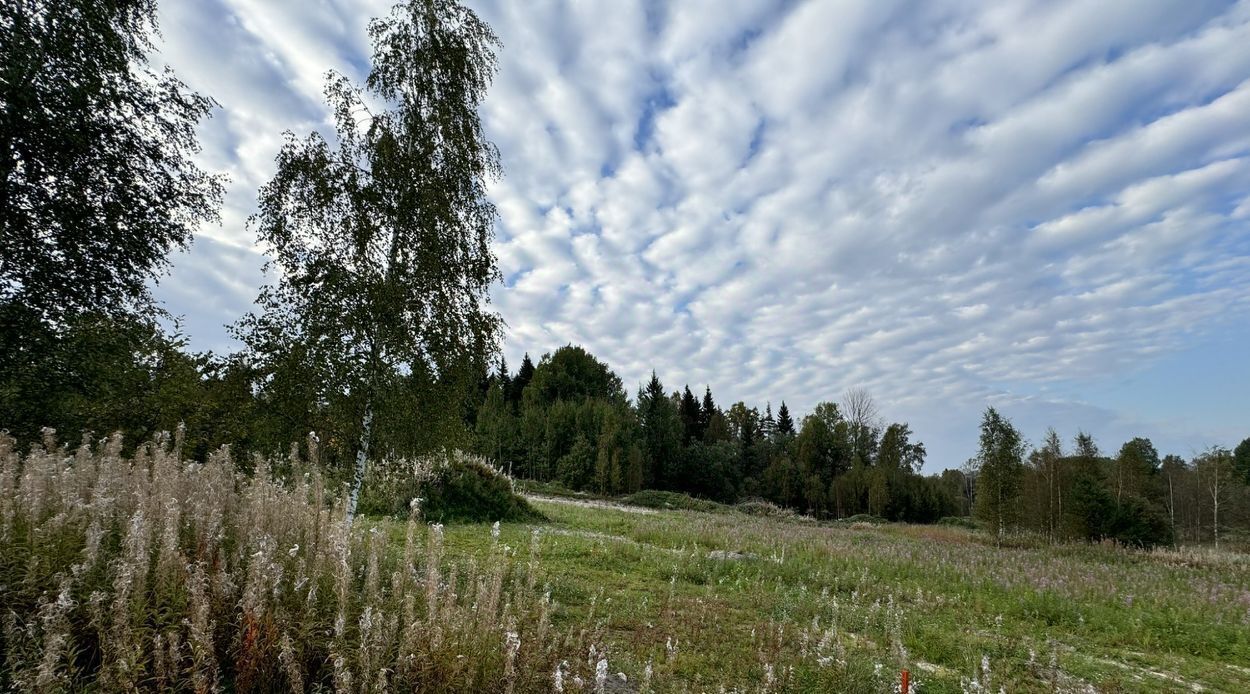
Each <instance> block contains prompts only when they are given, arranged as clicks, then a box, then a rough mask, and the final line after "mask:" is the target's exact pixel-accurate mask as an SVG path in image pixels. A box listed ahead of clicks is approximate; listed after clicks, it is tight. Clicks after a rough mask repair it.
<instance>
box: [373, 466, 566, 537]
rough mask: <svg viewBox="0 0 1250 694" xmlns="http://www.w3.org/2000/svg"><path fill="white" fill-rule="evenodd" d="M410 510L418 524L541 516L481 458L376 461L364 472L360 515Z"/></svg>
mask: <svg viewBox="0 0 1250 694" xmlns="http://www.w3.org/2000/svg"><path fill="white" fill-rule="evenodd" d="M417 500H419V501H417ZM414 506H419V508H420V510H421V516H422V517H423V518H424V519H426V520H428V521H433V522H437V523H451V522H461V523H477V522H491V521H505V522H519V521H527V520H537V519H540V518H541V517H542V516H541V515H540V514H539V513H538V512H537V511H535V510H534V509H533V508H532V507H530V505H529V503H527V502H526V501H525V499H524V498H522V497H521V496H519V495H518V494H517V493H516V489H515V488H514V487H513V484H512V479H511V478H510V477H508V476H507V475H506V474H505V473H503V472H502V471H500V470H498V469H497V468H495V467H494V466H492V465H491V464H490V463H488V462H486V461H485V460H484V459H482V458H479V457H477V456H474V455H469V454H466V453H462V452H460V451H451V452H447V453H436V454H431V455H427V456H424V457H421V458H418V459H415V460H406V459H402V460H388V461H379V462H378V463H377V464H375V465H372V466H371V467H370V468H369V472H368V473H367V474H366V477H365V484H364V487H363V488H362V489H361V493H360V512H361V513H362V514H365V515H375V516H376V515H385V516H399V517H402V516H405V515H407V514H408V512H409V509H410V508H412V507H414Z"/></svg>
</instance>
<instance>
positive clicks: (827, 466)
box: [466, 346, 1250, 546]
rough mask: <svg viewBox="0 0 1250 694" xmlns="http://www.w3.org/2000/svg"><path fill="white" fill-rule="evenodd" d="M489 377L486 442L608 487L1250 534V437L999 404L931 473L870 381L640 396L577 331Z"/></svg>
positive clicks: (879, 511) (925, 515) (799, 504)
mask: <svg viewBox="0 0 1250 694" xmlns="http://www.w3.org/2000/svg"><path fill="white" fill-rule="evenodd" d="M478 389H479V393H480V396H481V397H480V403H479V404H478V406H477V407H476V408H474V409H472V410H470V411H469V412H468V414H467V417H466V424H468V425H470V426H471V427H472V429H473V432H474V445H475V446H476V449H477V451H478V452H479V453H481V454H482V455H485V456H488V457H490V458H493V459H497V460H499V461H500V462H501V464H503V465H504V466H505V467H507V468H510V469H511V470H512V472H513V473H514V474H515V475H517V476H520V477H524V478H529V479H535V480H540V481H544V482H555V483H558V484H561V485H563V486H565V487H568V488H570V489H574V490H580V491H588V492H592V493H595V494H605V495H615V494H629V493H632V492H635V491H637V490H639V489H642V488H653V489H663V490H669V491H677V492H684V493H686V494H691V495H694V496H699V497H704V498H708V499H713V500H717V501H724V502H734V501H739V500H742V499H747V498H763V499H766V500H768V501H772V502H773V503H776V504H780V505H783V506H787V507H790V508H793V509H796V510H798V511H801V512H804V513H808V514H811V515H813V516H816V517H817V518H846V517H850V516H854V515H857V514H869V515H873V516H878V517H881V518H884V519H887V520H899V521H909V522H918V523H927V522H934V521H938V520H940V519H942V518H944V517H947V516H966V515H972V514H975V515H976V516H977V518H978V519H980V520H981V522H982V524H983V525H984V526H985V527H986V528H987V530H989V531H991V532H992V533H994V534H995V535H998V536H1000V537H1002V536H1005V535H1007V534H1010V533H1015V532H1019V531H1022V530H1024V531H1034V532H1037V533H1041V534H1044V535H1046V536H1047V537H1049V538H1051V539H1054V540H1056V541H1058V540H1073V539H1079V540H1090V541H1101V540H1114V541H1117V542H1120V543H1124V544H1130V545H1138V546H1148V545H1155V544H1166V543H1170V542H1173V541H1177V542H1203V541H1207V542H1214V541H1217V540H1218V539H1219V537H1220V536H1221V534H1224V535H1226V536H1229V535H1236V534H1238V533H1241V534H1242V538H1243V540H1244V533H1245V532H1246V530H1247V529H1248V526H1250V492H1248V490H1247V486H1246V485H1247V484H1250V439H1247V440H1246V441H1244V442H1242V443H1241V445H1239V446H1238V447H1237V449H1236V450H1235V451H1228V450H1225V449H1220V448H1212V449H1209V450H1207V451H1205V452H1203V453H1202V454H1200V455H1198V456H1197V457H1195V458H1194V459H1192V460H1188V461H1187V460H1183V459H1181V458H1180V457H1178V456H1175V455H1169V456H1164V457H1161V456H1160V454H1159V453H1158V452H1157V451H1156V450H1155V448H1154V445H1153V444H1152V443H1151V442H1150V441H1149V439H1144V438H1136V439H1133V440H1132V441H1129V442H1127V443H1125V444H1124V445H1123V446H1122V447H1121V448H1120V449H1119V450H1118V451H1117V452H1115V454H1114V455H1103V453H1102V452H1101V451H1100V450H1099V448H1098V445H1097V444H1096V443H1095V442H1094V440H1093V438H1092V437H1090V436H1089V435H1088V434H1085V433H1083V432H1081V433H1078V434H1077V435H1076V436H1075V438H1074V439H1073V441H1072V443H1071V444H1070V445H1068V444H1065V443H1064V442H1063V441H1062V440H1061V439H1060V437H1059V435H1058V434H1057V433H1056V432H1054V431H1053V430H1050V431H1048V432H1047V433H1046V435H1045V437H1044V438H1043V440H1042V441H1041V442H1040V443H1039V445H1038V446H1037V447H1033V446H1031V445H1030V444H1029V442H1028V441H1027V440H1026V439H1025V437H1024V435H1023V433H1021V432H1020V431H1019V430H1018V429H1016V428H1015V426H1014V425H1013V424H1012V423H1011V421H1010V420H1009V419H1007V418H1006V417H1005V416H1004V415H1002V414H1000V413H999V412H998V411H997V410H995V409H993V408H989V409H987V410H986V412H985V413H984V416H983V418H982V423H981V431H980V443H979V450H978V452H977V454H976V455H975V456H974V457H973V458H972V459H971V460H969V461H968V463H967V464H965V465H964V466H962V468H960V469H948V470H944V471H942V472H940V473H936V474H929V475H923V474H921V468H922V466H923V465H924V462H925V456H926V451H925V448H924V444H923V443H921V442H920V441H919V440H917V438H916V436H915V434H914V433H913V432H912V430H911V427H910V426H909V425H908V424H907V423H905V422H893V423H887V422H885V421H883V420H881V418H880V415H879V409H878V406H877V404H876V401H875V400H874V399H873V397H872V395H871V394H870V393H869V392H868V391H867V390H865V389H862V388H853V389H851V390H848V391H847V392H846V393H844V394H843V396H842V397H841V398H840V399H839V401H838V402H822V403H819V404H817V405H816V406H815V407H814V408H813V409H812V411H811V412H810V413H808V414H806V415H805V416H803V417H802V418H800V419H798V420H797V422H796V420H795V418H794V415H793V414H792V413H791V412H790V409H789V407H788V406H787V404H786V403H785V402H784V401H782V402H781V403H780V406H779V407H778V409H777V411H776V413H775V414H774V412H773V409H772V405H771V404H765V406H764V409H763V411H762V412H761V411H760V409H759V408H758V407H756V406H750V405H747V404H746V403H743V402H736V403H733V404H731V405H729V406H728V407H724V408H722V407H721V406H719V405H718V404H717V402H716V399H715V397H714V395H713V393H712V390H711V388H710V387H707V386H705V387H704V389H703V392H702V393H701V394H696V393H697V391H692V390H691V389H690V387H689V386H683V387H681V388H673V389H671V390H670V389H668V388H666V387H665V386H664V384H663V383H662V382H661V380H660V378H659V377H658V376H657V375H656V374H655V373H652V375H651V378H650V380H649V381H647V383H646V384H644V385H643V386H642V387H641V388H640V389H639V390H638V392H637V393H636V394H634V396H633V397H632V399H631V398H630V397H628V396H627V394H626V392H625V390H624V389H623V387H622V385H621V380H620V379H619V378H618V377H617V376H616V375H615V374H614V373H613V372H612V370H611V369H610V368H609V367H608V365H607V364H605V363H603V362H602V361H600V360H598V359H597V358H595V357H594V356H593V355H592V354H590V353H589V352H587V351H586V350H584V349H583V348H581V347H577V346H566V347H561V348H560V349H557V350H556V351H555V352H553V353H551V354H547V355H544V356H543V357H542V359H541V360H539V362H538V364H537V365H535V364H534V363H533V362H532V361H531V359H530V357H529V355H526V356H525V359H524V360H523V361H522V363H521V366H520V368H519V369H517V371H516V372H515V373H513V372H511V371H510V370H509V369H508V366H507V364H506V363H505V362H502V361H501V362H500V364H499V365H498V367H497V368H495V369H493V370H492V371H491V372H489V373H485V374H483V376H482V378H481V382H480V385H479V387H478Z"/></svg>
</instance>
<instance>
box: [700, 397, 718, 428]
mask: <svg viewBox="0 0 1250 694" xmlns="http://www.w3.org/2000/svg"><path fill="white" fill-rule="evenodd" d="M717 414H719V411H718V410H717V409H716V403H715V402H714V401H713V400H712V387H711V386H704V390H703V405H702V407H700V408H699V440H701V441H705V440H707V430H708V427H709V426H711V424H712V418H713V417H715V416H716V415H717Z"/></svg>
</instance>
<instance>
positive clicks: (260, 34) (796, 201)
mask: <svg viewBox="0 0 1250 694" xmlns="http://www.w3.org/2000/svg"><path fill="white" fill-rule="evenodd" d="M472 5H473V6H474V7H475V8H477V9H478V10H479V11H480V12H481V13H482V14H483V16H484V18H486V19H487V21H489V22H490V23H491V24H492V25H493V26H494V28H495V29H496V31H497V32H498V33H499V35H500V37H501V38H502V40H503V43H504V48H503V51H502V53H501V55H500V59H501V63H500V64H501V70H500V74H499V76H498V79H497V81H496V83H495V86H494V88H493V89H492V91H491V93H490V97H489V99H488V101H487V103H486V104H485V106H484V108H483V111H482V115H483V122H484V124H485V126H486V128H487V130H488V131H489V134H490V136H491V137H492V139H494V140H495V142H496V143H497V144H498V145H499V148H500V152H501V154H502V157H503V164H504V168H505V171H506V178H505V179H504V180H502V181H500V182H499V183H497V184H496V185H494V186H493V187H492V193H491V194H492V197H493V198H494V200H495V202H496V203H497V205H498V208H499V211H500V214H501V220H500V227H499V230H500V233H499V239H498V243H497V245H496V250H497V253H498V255H499V259H500V265H501V267H502V269H503V271H504V274H505V277H506V281H505V284H504V285H503V286H500V287H498V288H497V289H496V291H495V292H494V294H493V298H494V301H495V305H496V307H497V308H498V309H499V310H500V311H501V313H502V314H503V316H504V318H505V320H506V321H507V322H508V325H509V326H510V328H509V330H510V335H509V342H508V344H507V356H508V359H509V362H510V363H513V364H516V363H518V360H519V358H520V353H521V351H523V350H527V351H529V352H531V354H533V355H534V356H538V355H539V354H541V353H542V352H544V351H547V350H550V349H554V348H555V347H558V346H559V345H562V344H565V343H568V342H574V343H582V344H584V345H586V346H587V347H588V348H589V349H590V350H591V351H593V352H595V353H596V354H598V355H599V356H600V357H602V358H604V359H606V360H607V361H608V362H609V363H611V364H612V365H613V366H615V367H616V368H617V370H618V372H619V373H620V374H621V376H622V377H623V378H624V379H625V382H626V383H627V384H634V383H637V382H639V381H641V380H643V379H645V377H647V376H648V375H649V372H650V370H651V369H652V368H654V369H656V371H657V372H658V373H659V374H660V376H661V378H662V379H664V380H665V382H666V384H667V385H668V386H669V387H670V388H672V387H678V386H680V385H681V384H682V383H685V382H689V383H690V384H691V385H692V387H695V386H701V384H703V383H710V384H711V385H712V387H713V392H714V394H715V395H716V396H717V399H718V401H720V402H722V403H723V404H728V402H731V401H733V400H737V399H740V398H741V399H746V400H748V401H752V402H758V403H761V404H762V403H763V402H764V401H765V400H772V401H773V403H774V405H776V404H777V401H779V400H781V399H783V398H784V399H786V400H787V401H788V402H789V404H790V405H791V407H792V409H794V410H796V411H800V412H801V411H804V410H806V409H808V408H810V407H811V406H812V405H814V404H815V403H816V402H817V401H819V400H823V399H836V398H837V397H838V395H839V394H840V393H841V392H842V391H843V390H844V389H845V388H846V387H847V386H851V385H865V386H868V387H869V388H871V389H872V390H873V391H874V392H875V393H876V394H877V396H878V398H879V400H881V401H882V403H883V405H885V409H886V411H887V413H888V414H891V415H892V416H897V417H908V418H911V419H912V420H913V424H914V428H915V429H916V430H917V431H918V432H919V435H920V437H921V438H926V439H927V440H928V441H929V443H930V446H929V447H930V450H931V452H932V453H933V457H934V458H935V460H934V463H935V464H937V465H945V464H958V463H959V462H961V461H962V459H963V458H965V457H967V455H968V449H969V447H970V446H971V444H972V442H973V440H974V436H975V430H974V428H975V420H976V417H977V416H978V414H979V409H980V408H981V407H982V406H983V405H984V404H985V403H986V402H989V401H991V400H994V401H997V402H1002V403H1006V404H1007V405H1009V407H1008V410H1009V414H1010V410H1012V409H1016V410H1017V411H1018V412H1020V413H1021V415H1020V416H1021V418H1022V421H1024V422H1026V423H1027V424H1028V425H1029V426H1040V424H1039V422H1044V421H1045V420H1046V418H1051V419H1052V420H1053V422H1054V423H1055V424H1056V425H1057V426H1070V427H1071V426H1076V425H1077V424H1078V423H1080V422H1081V421H1085V422H1087V424H1086V426H1088V427H1090V428H1097V427H1102V428H1103V430H1104V431H1105V432H1106V434H1107V435H1108V436H1120V435H1122V434H1124V433H1125V432H1130V431H1131V432H1136V433H1140V432H1139V430H1138V429H1137V428H1136V427H1141V426H1147V425H1149V426H1159V429H1160V431H1161V432H1164V433H1162V434H1160V435H1161V436H1162V435H1167V436H1173V437H1174V440H1176V441H1181V440H1182V439H1184V440H1189V439H1187V438H1185V437H1186V436H1189V437H1190V438H1192V436H1194V435H1197V434H1194V432H1193V431H1192V430H1190V431H1189V433H1188V434H1185V435H1182V434H1181V433H1177V430H1176V428H1175V427H1170V428H1169V427H1165V426H1163V425H1162V424H1160V423H1159V422H1157V421H1156V419H1157V417H1156V418H1155V419H1150V418H1148V417H1146V416H1145V415H1142V414H1140V413H1135V411H1133V410H1132V409H1125V407H1124V406H1123V404H1122V403H1120V404H1115V405H1107V406H1102V405H1099V404H1098V403H1096V402H1090V401H1087V400H1086V399H1085V398H1084V396H1083V395H1082V392H1083V388H1084V387H1083V385H1082V384H1085V383H1094V384H1097V383H1107V382H1108V381H1109V380H1114V379H1117V378H1125V377H1128V376H1129V375H1131V374H1134V373H1140V372H1141V371H1142V370H1143V369H1147V368H1149V366H1150V365H1151V364H1154V363H1157V362H1158V360H1159V359H1161V358H1162V355H1168V354H1177V353H1179V352H1183V351H1184V350H1186V349H1189V348H1190V347H1191V346H1192V345H1194V344H1199V343H1201V341H1202V340H1203V339H1207V338H1208V337H1210V336H1212V335H1217V336H1218V335H1220V334H1223V333H1224V332H1227V330H1229V329H1230V328H1229V327H1228V326H1231V325H1236V324H1237V323H1238V321H1244V320H1245V318H1246V317H1247V313H1248V312H1250V279H1248V278H1250V273H1247V272H1246V270H1247V268H1248V267H1250V234H1248V233H1247V226H1246V225H1247V218H1248V217H1250V214H1248V213H1247V212H1246V210H1247V209H1248V208H1250V203H1247V198H1246V197H1245V192H1244V191H1245V190H1247V187H1248V184H1250V86H1248V85H1250V4H1248V3H1246V2H1240V3H1236V4H1234V5H1231V6H1230V5H1229V4H1227V3H1224V2H1197V1H1196V2H1186V3H1174V2H1140V1H1128V0H1124V1H1120V2H1100V3H1081V2H1064V3H1055V2H1042V1H1040V0H1038V1H1036V2H1026V1H1016V2H1004V3H993V4H990V5H986V4H983V3H974V2H965V1H961V0H950V1H948V2H935V3H924V4H921V5H915V4H908V5H902V4H899V3H889V2H877V1H864V2H850V3H846V2H832V1H828V0H808V1H807V2H798V3H773V4H766V3H722V2H710V3H702V4H700V3H693V2H692V3H671V4H661V5H659V6H656V5H651V4H646V3H631V2H620V3H563V2H557V1H555V0H546V1H543V2H535V3H523V4H522V3H507V2H495V1H486V0H482V1H475V2H472ZM383 6H384V3H381V2H377V1H374V2H363V1H361V2H355V1H349V0H342V1H340V2H328V1H327V2H321V3H316V4H314V5H312V6H309V5H307V4H306V3H296V2H290V3H285V4H284V3H274V2H247V1H244V0H229V1H227V0H218V2H217V3H201V2H198V0H196V1H193V0H166V2H165V3H164V5H163V8H162V13H163V14H162V16H163V24H164V30H165V37H166V46H167V49H166V53H167V57H168V59H169V61H170V62H171V63H172V64H174V66H175V67H176V68H177V69H178V70H179V72H180V74H182V75H183V77H184V78H185V79H186V80H187V81H188V82H189V83H191V84H192V86H194V87H196V88H198V89H202V90H203V91H205V92H208V93H211V94H213V95H214V96H216V97H217V99H218V100H219V101H220V102H221V103H222V106H223V113H221V114H219V115H218V117H217V119H216V120H215V121H214V122H213V123H212V124H211V125H210V126H208V127H207V128H206V130H205V137H204V141H205V148H206V151H205V161H206V162H208V163H209V164H211V165H213V166H214V167H216V168H218V169H219V170H226V171H228V172H230V173H231V175H232V176H233V177H234V179H235V183H234V184H232V186H231V189H230V194H229V196H228V200H227V211H226V215H225V217H226V219H225V223H224V224H223V226H222V228H220V229H217V230H206V232H205V236H207V237H209V238H213V239H218V240H220V241H222V242H223V243H229V244H234V245H235V246H246V245H247V244H248V243H249V242H250V238H249V234H248V233H247V232H246V231H245V230H244V229H243V226H242V220H243V219H244V218H245V217H246V215H247V214H248V212H250V210H251V207H252V205H254V194H255V189H256V187H257V186H258V185H260V184H261V183H263V181H264V180H266V178H267V177H268V176H269V175H270V173H271V171H272V160H273V155H274V154H275V153H276V150H277V147H278V144H279V135H280V133H281V132H282V130H284V129H288V128H289V129H293V130H295V131H296V132H297V133H304V132H307V131H308V130H309V129H312V128H321V127H325V113H324V109H323V107H321V106H320V105H319V103H318V101H319V96H320V87H321V77H322V73H324V71H325V70H326V69H329V68H331V67H334V68H338V69H340V70H343V71H344V72H347V73H348V74H352V75H358V74H359V71H360V69H361V66H363V65H364V61H365V60H366V57H367V56H366V50H367V48H366V40H365V36H364V31H363V30H364V25H365V21H366V20H367V17H368V16H370V15H373V14H378V13H379V12H381V11H382V10H381V9H380V8H381V7H383ZM217 258H225V256H223V254H222V253H221V252H220V250H219V248H218V247H217V246H215V245H210V247H209V248H208V250H207V251H206V252H205V253H203V254H199V250H198V248H197V251H196V252H193V253H192V254H191V255H189V256H187V257H185V258H180V259H179V260H178V266H179V273H180V274H176V275H175V278H174V279H175V280H178V281H179V282H180V283H182V284H184V285H186V286H177V287H174V286H170V284H169V283H167V287H166V290H165V296H167V297H168V298H169V299H170V302H171V304H173V305H174V308H175V310H176V311H177V310H183V311H190V310H193V307H194V306H195V303H194V302H193V300H192V299H191V298H190V297H191V296H193V295H194V293H195V292H194V291H193V290H192V288H191V287H192V286H194V287H198V288H200V289H201V290H202V291H206V292H210V293H215V294H216V295H220V296H221V297H223V298H222V299H221V300H220V303H221V307H220V308H215V309H214V315H221V316H226V315H228V314H229V313H230V312H231V310H233V311H234V312H235V313H242V312H243V311H244V310H246V308H247V306H246V303H245V299H244V298H243V294H244V292H243V291H242V290H240V289H239V286H240V285H247V284H248V283H254V282H255V281H256V274H255V269H254V268H255V266H256V264H258V260H257V258H256V256H254V255H247V254H244V255H238V254H234V255H230V256H229V258H228V259H223V260H222V261H220V265H217V266H216V267H217V269H215V270H213V271H211V272H210V271H207V270H205V269H204V268H203V267H201V266H202V265H204V264H214V263H217V262H218V261H217V260H216V259H217ZM226 306H229V307H230V308H229V309H227V308H225V307H226ZM180 307H182V308H181V309H180ZM208 332H210V333H211V331H208ZM193 338H195V340H197V341H203V343H204V344H217V343H216V342H215V341H217V340H219V336H218V335H216V334H205V335H200V334H196V333H194V332H193ZM1148 387H1149V386H1148V384H1147V385H1143V386H1142V388H1143V392H1145V389H1147V388H1148ZM1246 415H1247V413H1246V412H1244V411H1242V412H1241V413H1240V415H1239V416H1241V418H1242V419H1243V420H1244V418H1245V416H1246ZM1236 416H1238V413H1232V414H1228V415H1226V416H1225V420H1223V421H1224V423H1225V424H1226V423H1227V422H1229V421H1232V419H1230V418H1234V417H1236ZM1082 418H1084V420H1082ZM1147 420H1149V421H1147ZM1225 424H1221V423H1219V422H1216V423H1214V424H1212V425H1211V428H1210V431H1212V432H1214V431H1219V432H1224V431H1227V430H1229V427H1227V426H1225ZM1195 426H1197V425H1195ZM926 427H928V428H927V429H926ZM1221 427H1223V428H1221ZM1030 433H1037V434H1040V431H1039V432H1030ZM1096 433H1097V431H1096ZM1145 433H1149V432H1148V431H1147V432H1145ZM1199 433H1200V432H1199ZM1165 444H1166V442H1165Z"/></svg>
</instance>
